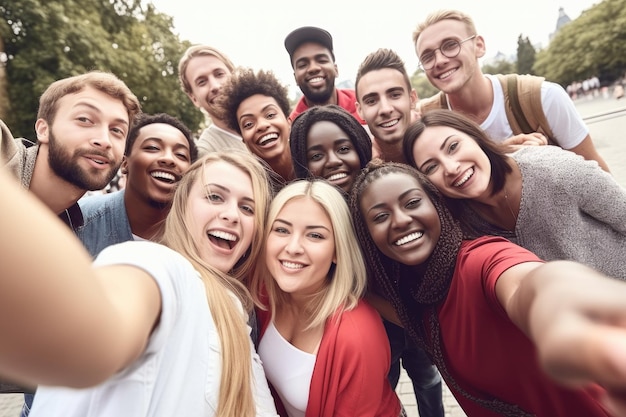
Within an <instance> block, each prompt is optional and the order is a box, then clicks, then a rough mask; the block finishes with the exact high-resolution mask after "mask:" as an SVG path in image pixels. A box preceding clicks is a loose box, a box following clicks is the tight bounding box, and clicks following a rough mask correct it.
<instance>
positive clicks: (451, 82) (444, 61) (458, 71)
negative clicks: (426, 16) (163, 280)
mask: <svg viewBox="0 0 626 417" xmlns="http://www.w3.org/2000/svg"><path fill="white" fill-rule="evenodd" d="M472 35H474V33H470V32H469V28H468V27H467V26H466V25H465V23H463V22H461V21H458V20H453V19H445V20H441V21H439V22H437V23H435V24H433V25H431V26H429V27H427V28H426V29H424V31H423V32H422V34H421V35H420V37H419V38H418V39H417V42H416V43H415V53H416V54H417V56H418V58H419V57H421V56H423V55H424V54H425V53H428V52H432V51H435V50H436V49H437V48H440V47H441V45H443V44H444V43H445V42H446V41H449V40H455V41H458V42H461V41H463V40H465V39H467V38H468V37H470V36H472ZM485 52H486V49H485V42H484V40H483V38H482V36H476V38H474V39H471V40H467V41H465V42H463V43H461V49H460V51H459V54H458V55H457V56H456V57H454V58H448V57H446V56H444V55H443V54H442V53H441V51H440V50H437V51H435V56H436V61H435V66H434V67H433V68H432V69H429V70H427V71H425V72H426V77H428V81H430V83H431V84H432V85H434V86H435V87H437V88H438V89H440V90H441V91H443V92H444V93H447V94H452V93H456V92H458V91H459V90H460V89H461V88H462V87H463V86H465V85H466V84H467V83H468V82H469V81H470V80H471V79H472V78H473V77H474V76H480V75H481V73H482V72H481V70H480V65H479V62H478V58H481V57H482V56H484V55H485Z"/></svg>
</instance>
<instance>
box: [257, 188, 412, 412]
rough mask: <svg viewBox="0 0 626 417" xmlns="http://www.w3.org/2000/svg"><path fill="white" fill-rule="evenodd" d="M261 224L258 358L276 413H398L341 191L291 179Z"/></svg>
mask: <svg viewBox="0 0 626 417" xmlns="http://www.w3.org/2000/svg"><path fill="white" fill-rule="evenodd" d="M267 224H268V229H267V230H266V238H265V243H264V253H263V254H262V255H261V260H262V261H264V262H263V263H262V264H260V267H259V269H258V270H257V271H255V274H254V281H253V282H254V287H255V288H257V291H258V292H257V293H260V294H265V292H266V293H267V302H266V303H262V306H263V307H264V308H267V311H261V312H260V313H259V317H260V319H261V332H262V336H261V340H260V344H259V355H260V356H261V359H262V360H263V366H264V369H265V372H266V375H267V377H268V380H269V381H270V383H271V384H272V385H273V387H274V389H275V391H276V394H277V396H276V401H277V403H278V404H279V408H280V406H284V413H283V415H285V416H289V417H302V416H306V417H332V416H344V415H345V416H360V417H366V416H389V417H397V416H398V415H401V414H400V413H401V412H402V409H401V405H400V402H399V400H398V397H397V396H396V394H395V392H394V391H393V389H392V388H391V385H390V384H389V381H388V380H387V373H388V372H389V364H390V351H389V341H388V340H387V336H386V334H385V329H384V327H383V324H382V321H381V318H380V316H379V315H378V313H377V312H376V311H375V310H374V309H373V308H372V307H371V306H370V305H369V304H367V303H366V302H365V301H363V300H362V299H361V296H362V295H363V292H364V291H365V283H366V275H365V266H364V262H363V258H362V256H361V252H360V249H359V246H358V243H357V241H356V238H355V235H354V229H353V227H352V221H351V217H350V212H349V211H348V206H347V203H346V202H345V200H344V197H343V195H342V194H341V191H340V190H339V189H338V188H335V187H334V186H333V185H330V184H329V183H327V182H326V181H324V180H301V181H296V182H293V183H291V184H289V185H287V186H286V187H285V188H283V189H282V190H281V191H280V192H279V193H278V194H277V195H276V197H275V199H274V200H273V201H272V204H271V206H270V213H269V218H268V222H267Z"/></svg>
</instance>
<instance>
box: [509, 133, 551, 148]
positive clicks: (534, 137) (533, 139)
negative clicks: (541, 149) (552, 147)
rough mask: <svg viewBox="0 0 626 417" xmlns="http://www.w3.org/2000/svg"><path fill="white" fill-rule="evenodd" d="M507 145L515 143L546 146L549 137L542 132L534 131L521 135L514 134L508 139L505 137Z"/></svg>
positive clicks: (515, 144)
mask: <svg viewBox="0 0 626 417" xmlns="http://www.w3.org/2000/svg"><path fill="white" fill-rule="evenodd" d="M502 143H503V144H505V145H513V146H516V147H517V146H544V145H547V144H548V138H546V137H545V135H543V134H542V133H539V132H533V133H522V134H520V135H515V136H512V137H510V138H508V139H505V140H504V142H502Z"/></svg>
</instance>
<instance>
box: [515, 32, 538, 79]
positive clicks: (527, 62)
mask: <svg viewBox="0 0 626 417" xmlns="http://www.w3.org/2000/svg"><path fill="white" fill-rule="evenodd" d="M535 53H536V52H535V47H534V46H533V45H532V43H530V40H528V37H522V35H519V37H518V38H517V73H518V74H532V73H533V72H532V71H533V65H534V64H535Z"/></svg>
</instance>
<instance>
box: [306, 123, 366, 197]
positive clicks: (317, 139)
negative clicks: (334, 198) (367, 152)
mask: <svg viewBox="0 0 626 417" xmlns="http://www.w3.org/2000/svg"><path fill="white" fill-rule="evenodd" d="M306 152H307V166H308V169H309V171H311V173H312V174H313V175H314V176H316V177H321V178H325V179H326V180H327V181H328V182H330V183H331V184H334V185H336V186H338V187H340V188H341V189H343V190H344V191H346V192H349V191H350V189H351V188H352V184H354V180H355V179H356V176H357V175H358V173H359V171H360V169H361V160H360V159H359V154H358V153H357V152H356V150H355V149H354V145H353V144H352V141H351V140H350V137H349V136H348V134H347V133H346V132H344V131H343V130H342V129H341V128H340V127H339V126H337V125H336V124H335V123H333V122H329V121H326V120H324V121H320V122H317V123H315V124H313V125H312V126H311V128H310V129H309V133H308V135H307V150H306Z"/></svg>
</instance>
